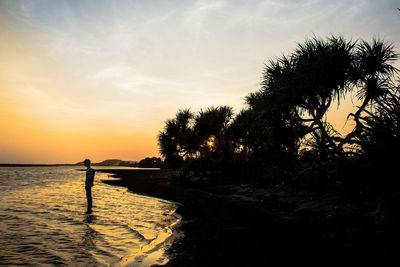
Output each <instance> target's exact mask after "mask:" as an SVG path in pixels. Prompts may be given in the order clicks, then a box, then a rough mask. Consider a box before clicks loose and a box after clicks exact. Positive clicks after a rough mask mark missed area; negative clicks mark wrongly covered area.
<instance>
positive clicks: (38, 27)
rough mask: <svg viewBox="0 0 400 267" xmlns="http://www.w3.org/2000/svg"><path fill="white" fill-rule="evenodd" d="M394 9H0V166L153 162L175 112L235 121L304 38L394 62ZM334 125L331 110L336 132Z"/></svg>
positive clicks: (278, 1) (312, 0) (380, 4)
mask: <svg viewBox="0 0 400 267" xmlns="http://www.w3.org/2000/svg"><path fill="white" fill-rule="evenodd" d="M398 7H400V4H399V2H398V0H396V1H395V0H393V1H389V0H380V1H373V0H366V1H360V0H352V1H350V0H348V1H342V0H337V1H329V0H327V1H317V0H307V1H294V0H290V1H289V0H274V1H272V0H266V1H255V0H254V1H252V0H249V1H243V0H235V1H218V0H210V1H183V0H176V1H172V0H165V1H161V0H157V1H153V0H148V1H143V0H140V1H139V0H138V1H100V0H93V1H73V0H71V1H62V0H57V1H55V0H48V1H46V0H37V1H20V0H10V1H7V0H0V115H1V116H0V163H75V162H78V161H82V160H83V159H84V158H87V157H88V158H90V159H92V161H94V162H97V161H101V160H104V159H108V158H119V159H123V160H140V159H142V158H144V157H147V156H158V147H157V140H156V138H157V134H158V132H159V131H160V130H161V129H162V127H163V126H164V121H165V120H166V119H168V118H171V117H173V116H174V114H175V113H176V111H177V110H178V109H181V108H191V109H192V110H193V111H197V110H199V109H200V108H205V107H209V106H212V105H231V106H232V107H234V109H235V111H236V112H237V111H239V110H240V109H241V108H243V105H244V97H245V96H246V95H247V94H249V93H250V92H253V91H256V90H257V89H259V88H260V85H259V84H260V81H261V74H262V70H263V66H264V64H265V63H266V62H267V61H268V59H270V58H274V57H279V56H281V55H282V54H284V53H288V52H290V51H291V50H292V49H293V48H294V47H295V46H296V43H298V42H302V41H303V40H304V39H305V38H307V37H312V36H314V35H315V36H319V37H325V36H329V35H330V34H342V35H343V36H344V37H345V38H346V39H349V40H350V39H353V40H356V39H360V38H361V39H366V40H371V39H372V38H373V37H374V36H376V37H380V38H383V39H384V40H386V41H388V42H391V43H393V44H394V45H395V47H396V50H397V51H399V52H400V11H399V10H398V9H397V8H398ZM396 66H397V67H399V64H398V63H397V64H396ZM351 105H352V104H351V101H348V103H346V105H345V106H344V107H343V109H350V108H351ZM343 114H345V113H343V112H339V111H337V110H336V108H335V110H333V111H332V110H331V115H330V118H331V119H332V122H333V123H334V124H335V126H336V127H337V128H339V130H340V129H341V128H343V124H344V119H343Z"/></svg>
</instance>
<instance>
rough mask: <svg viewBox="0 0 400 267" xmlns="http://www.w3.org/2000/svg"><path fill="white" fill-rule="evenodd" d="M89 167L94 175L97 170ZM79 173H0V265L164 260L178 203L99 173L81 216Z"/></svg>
mask: <svg viewBox="0 0 400 267" xmlns="http://www.w3.org/2000/svg"><path fill="white" fill-rule="evenodd" d="M94 169H99V167H97V168H96V167H95V168H94ZM84 178H85V173H84V172H81V171H77V170H76V167H0V265H19V264H20V265H68V266H70V265H73V266H110V265H115V266H120V265H130V266H148V265H151V264H155V263H158V264H163V263H166V262H167V261H168V259H167V258H166V256H165V255H164V249H165V246H166V244H167V243H168V242H169V241H170V237H171V235H172V231H171V228H170V227H171V226H172V225H174V224H175V223H177V222H178V221H179V217H178V216H177V215H176V214H174V211H175V210H176V208H177V205H176V204H175V203H172V202H168V201H165V200H161V199H157V198H151V197H146V196H141V195H137V194H133V193H130V192H128V191H127V189H126V188H124V187H117V186H111V185H107V184H104V183H102V182H101V180H102V179H112V178H110V177H108V174H104V173H100V172H96V177H95V184H94V187H93V188H92V195H93V213H92V214H90V215H87V214H85V211H86V195H85V188H84Z"/></svg>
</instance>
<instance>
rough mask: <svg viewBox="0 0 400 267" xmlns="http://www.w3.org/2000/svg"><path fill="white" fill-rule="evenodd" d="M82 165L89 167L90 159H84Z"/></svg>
mask: <svg viewBox="0 0 400 267" xmlns="http://www.w3.org/2000/svg"><path fill="white" fill-rule="evenodd" d="M83 164H85V166H86V167H89V166H90V159H85V160H84V161H83Z"/></svg>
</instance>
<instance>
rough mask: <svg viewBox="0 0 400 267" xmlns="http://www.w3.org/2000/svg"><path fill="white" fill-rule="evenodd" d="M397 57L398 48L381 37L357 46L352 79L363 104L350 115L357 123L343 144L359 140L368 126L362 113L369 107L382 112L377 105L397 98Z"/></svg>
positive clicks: (341, 145) (341, 143) (379, 105)
mask: <svg viewBox="0 0 400 267" xmlns="http://www.w3.org/2000/svg"><path fill="white" fill-rule="evenodd" d="M397 58H398V54H397V53H396V52H395V51H394V48H393V45H390V44H387V43H385V42H383V41H381V40H377V39H374V40H373V42H372V44H370V43H368V42H366V41H362V42H361V43H360V44H359V45H358V46H357V49H356V52H355V62H354V71H353V77H352V79H353V81H352V82H353V84H354V86H355V89H356V90H357V91H356V94H357V97H358V100H359V101H361V106H360V107H359V108H358V110H357V111H356V112H355V113H351V114H349V118H353V120H354V122H355V124H356V125H355V127H354V130H353V131H352V132H351V133H350V134H348V135H347V136H346V138H344V139H343V140H342V141H341V142H340V144H339V145H340V147H343V145H345V144H353V143H358V136H359V135H361V134H362V132H363V129H365V123H363V121H362V120H361V115H362V114H363V113H365V112H366V111H367V108H368V107H370V110H371V111H372V112H375V111H378V112H379V108H378V110H376V108H377V107H380V108H382V107H383V106H385V99H386V97H390V98H391V99H393V94H392V93H391V91H392V89H393V88H394V81H393V77H394V75H395V73H396V72H397V71H398V70H397V69H396V68H395V67H394V66H393V65H392V63H393V62H394V61H395V60H396V59H397ZM390 94H392V96H391V95H390ZM374 109H375V111H374ZM364 122H365V121H364Z"/></svg>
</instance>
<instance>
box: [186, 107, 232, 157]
mask: <svg viewBox="0 0 400 267" xmlns="http://www.w3.org/2000/svg"><path fill="white" fill-rule="evenodd" d="M232 117H233V111H232V108H231V107H229V106H220V107H210V108H207V109H205V110H200V112H199V113H198V115H197V116H196V117H195V119H194V127H193V133H194V136H195V138H196V139H197V150H198V151H199V153H200V155H204V154H205V153H207V151H212V152H218V153H227V150H229V148H230V142H229V138H228V131H227V129H228V126H229V124H230V122H231V120H232Z"/></svg>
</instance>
